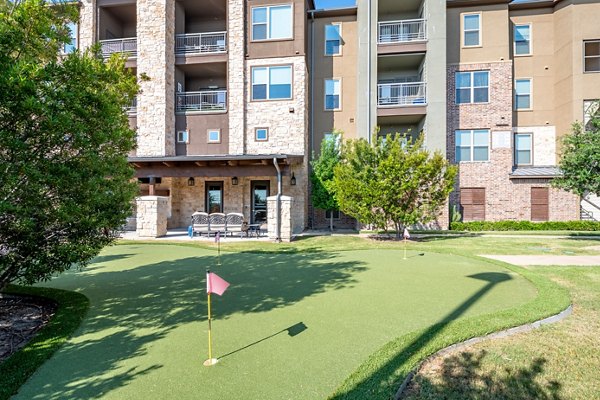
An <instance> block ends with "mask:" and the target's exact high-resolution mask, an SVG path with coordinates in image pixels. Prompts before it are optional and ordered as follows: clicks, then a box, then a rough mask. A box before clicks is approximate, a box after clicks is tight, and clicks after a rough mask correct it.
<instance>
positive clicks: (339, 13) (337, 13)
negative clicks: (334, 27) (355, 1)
mask: <svg viewBox="0 0 600 400" xmlns="http://www.w3.org/2000/svg"><path fill="white" fill-rule="evenodd" d="M308 13H309V14H311V15H314V17H315V18H327V17H344V16H351V15H357V13H358V7H356V6H354V7H340V8H320V9H318V10H308Z"/></svg>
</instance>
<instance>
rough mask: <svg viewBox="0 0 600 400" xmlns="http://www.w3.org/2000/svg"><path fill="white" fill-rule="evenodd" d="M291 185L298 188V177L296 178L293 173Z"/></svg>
mask: <svg viewBox="0 0 600 400" xmlns="http://www.w3.org/2000/svg"><path fill="white" fill-rule="evenodd" d="M290 185H292V186H296V177H295V176H294V173H293V172H292V179H290Z"/></svg>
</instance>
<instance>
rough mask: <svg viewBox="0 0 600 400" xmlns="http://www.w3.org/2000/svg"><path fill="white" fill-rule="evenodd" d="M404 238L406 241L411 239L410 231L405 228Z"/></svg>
mask: <svg viewBox="0 0 600 400" xmlns="http://www.w3.org/2000/svg"><path fill="white" fill-rule="evenodd" d="M402 237H404V239H405V240H406V239H410V233H408V229H407V228H406V227H405V228H404V233H403V234H402Z"/></svg>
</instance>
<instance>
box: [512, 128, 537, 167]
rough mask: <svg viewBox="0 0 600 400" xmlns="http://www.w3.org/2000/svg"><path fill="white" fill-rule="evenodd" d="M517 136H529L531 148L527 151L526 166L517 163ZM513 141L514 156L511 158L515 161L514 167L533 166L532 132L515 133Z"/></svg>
mask: <svg viewBox="0 0 600 400" xmlns="http://www.w3.org/2000/svg"><path fill="white" fill-rule="evenodd" d="M517 136H529V137H530V142H531V148H530V149H529V163H527V164H523V163H519V162H518V158H517V151H518V149H517ZM513 141H514V145H513V148H514V154H513V157H514V159H515V161H514V164H515V165H516V166H522V165H533V133H532V132H515V134H514V136H513Z"/></svg>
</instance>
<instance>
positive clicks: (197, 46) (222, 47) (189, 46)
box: [175, 32, 227, 55]
mask: <svg viewBox="0 0 600 400" xmlns="http://www.w3.org/2000/svg"><path fill="white" fill-rule="evenodd" d="M226 52H227V32H209V33H184V34H179V35H175V53H176V54H177V55H187V54H221V53H226Z"/></svg>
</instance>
